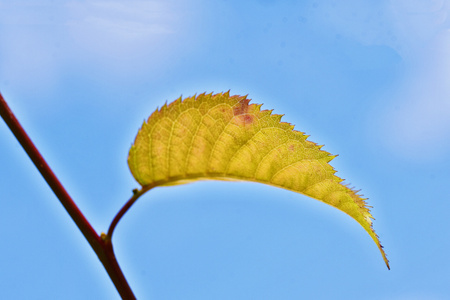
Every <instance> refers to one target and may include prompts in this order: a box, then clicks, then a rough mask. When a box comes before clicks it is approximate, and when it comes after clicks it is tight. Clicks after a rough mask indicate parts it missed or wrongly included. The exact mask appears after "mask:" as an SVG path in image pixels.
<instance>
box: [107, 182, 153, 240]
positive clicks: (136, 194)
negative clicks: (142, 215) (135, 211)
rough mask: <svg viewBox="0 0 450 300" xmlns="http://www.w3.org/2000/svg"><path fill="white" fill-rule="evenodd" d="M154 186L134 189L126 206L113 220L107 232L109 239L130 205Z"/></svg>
mask: <svg viewBox="0 0 450 300" xmlns="http://www.w3.org/2000/svg"><path fill="white" fill-rule="evenodd" d="M152 188H154V186H147V187H144V188H142V189H141V190H137V189H136V190H133V196H132V197H131V198H130V200H128V201H127V203H125V205H124V206H122V208H121V209H120V210H119V212H118V213H117V214H116V216H115V217H114V219H113V220H112V222H111V225H109V229H108V233H107V234H106V237H107V238H108V239H110V240H111V239H112V235H113V232H114V229H115V228H116V225H117V224H118V223H119V221H120V219H121V218H122V217H123V216H124V215H125V213H126V212H127V211H128V210H129V209H130V207H131V206H132V205H133V204H134V203H135V202H136V200H137V199H138V198H139V197H140V196H142V195H143V194H144V193H145V192H147V191H149V190H151V189H152Z"/></svg>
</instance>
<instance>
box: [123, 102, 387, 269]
mask: <svg viewBox="0 0 450 300" xmlns="http://www.w3.org/2000/svg"><path fill="white" fill-rule="evenodd" d="M249 101H250V100H249V99H247V98H246V97H245V96H229V93H223V94H222V93H220V94H216V95H212V94H208V95H206V94H201V95H198V96H196V97H195V96H194V97H189V98H186V99H184V100H182V99H181V97H180V98H179V99H177V100H176V101H174V102H172V103H170V104H169V105H167V104H166V105H164V106H163V107H162V108H161V109H159V110H156V111H155V112H154V113H153V114H152V115H151V116H150V117H149V119H148V120H147V122H145V123H144V124H143V126H142V128H141V129H140V130H139V133H138V135H137V137H136V140H135V142H134V144H133V146H132V147H131V150H130V154H129V157H128V165H129V167H130V170H131V173H132V174H133V176H134V178H135V179H136V180H137V181H138V182H139V184H141V185H142V186H143V187H144V188H149V187H154V186H163V185H174V184H183V183H187V182H192V181H196V180H232V181H233V180H245V181H253V182H259V183H265V184H269V185H273V186H276V187H280V188H284V189H288V190H291V191H294V192H298V193H301V194H304V195H307V196H309V197H311V198H314V199H317V200H320V201H323V202H325V203H327V204H329V205H331V206H334V207H336V208H338V209H340V210H341V211H343V212H345V213H347V214H348V215H350V216H351V217H352V218H354V219H355V220H356V221H357V222H358V223H359V224H361V226H362V227H363V228H364V229H365V230H366V231H367V232H368V233H369V235H370V236H371V237H372V239H373V240H374V241H375V243H376V244H377V246H378V248H379V249H380V251H381V254H382V255H383V259H384V261H385V262H386V265H387V266H388V267H389V264H388V260H387V258H386V255H385V253H384V251H383V248H382V246H381V245H380V242H379V240H378V237H377V235H376V234H375V232H374V230H373V229H372V216H371V214H370V212H369V209H368V207H367V205H366V202H365V200H366V199H365V198H362V197H361V195H359V194H358V193H357V191H354V190H353V189H351V188H349V187H348V186H346V185H344V184H342V181H343V180H342V179H341V178H339V177H337V176H335V172H336V171H335V170H334V169H333V167H332V166H331V165H330V164H329V162H330V161H331V160H332V159H333V158H334V157H335V156H334V155H330V153H328V152H326V151H323V150H321V149H320V148H321V146H318V145H317V144H315V143H313V142H310V141H308V140H307V137H308V136H307V135H305V134H304V133H302V132H299V131H296V130H293V129H294V126H293V125H291V124H289V123H285V122H281V117H282V116H281V115H275V114H272V111H271V110H261V105H260V104H249Z"/></svg>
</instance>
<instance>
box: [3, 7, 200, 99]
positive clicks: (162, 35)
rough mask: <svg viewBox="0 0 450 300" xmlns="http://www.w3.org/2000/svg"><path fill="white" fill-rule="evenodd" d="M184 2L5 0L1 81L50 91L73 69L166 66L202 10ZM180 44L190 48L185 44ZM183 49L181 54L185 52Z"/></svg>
mask: <svg viewBox="0 0 450 300" xmlns="http://www.w3.org/2000/svg"><path fill="white" fill-rule="evenodd" d="M188 4H190V5H193V3H192V2H190V3H184V2H182V1H178V0H174V1H137V0H130V1H118V0H111V1H105V0H98V1H70V2H67V1H61V2H57V3H56V4H55V3H54V2H53V1H26V2H20V3H19V4H16V3H15V2H14V3H13V2H6V1H0V36H1V37H2V41H1V43H0V84H1V85H3V86H4V85H8V84H9V85H13V86H14V88H15V89H22V88H23V87H26V88H27V89H31V90H34V92H36V91H37V90H41V91H43V90H45V89H48V90H51V89H52V88H54V85H55V84H57V82H58V80H60V78H61V77H62V74H64V73H67V72H74V71H75V72H84V73H85V74H86V75H89V74H94V75H93V76H95V73H102V74H105V73H106V74H108V76H118V78H120V76H122V77H121V78H124V77H127V76H128V73H136V74H139V73H140V72H151V73H156V72H155V71H156V70H158V68H163V67H167V61H168V60H169V61H170V58H171V57H173V56H177V55H176V53H177V52H176V51H178V52H180V51H188V50H189V47H190V46H192V45H193V44H194V43H195V38H194V36H195V35H192V34H190V35H189V37H190V39H191V41H192V42H191V43H189V42H188V43H186V36H187V34H186V32H188V31H189V30H190V29H191V28H192V26H193V24H194V21H195V20H196V19H198V18H197V17H196V14H198V13H199V11H198V9H196V10H194V9H193V8H190V7H187V5H188ZM180 45H183V46H184V48H183V49H180V48H181V47H180ZM178 56H179V55H178Z"/></svg>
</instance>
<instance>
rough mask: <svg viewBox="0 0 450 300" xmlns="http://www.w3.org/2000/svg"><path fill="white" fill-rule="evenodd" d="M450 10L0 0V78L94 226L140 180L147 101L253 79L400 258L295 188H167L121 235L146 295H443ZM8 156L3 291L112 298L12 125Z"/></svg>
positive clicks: (0, 174)
mask: <svg viewBox="0 0 450 300" xmlns="http://www.w3.org/2000/svg"><path fill="white" fill-rule="evenodd" d="M449 12H450V2H449V1H445V0H434V1H432V0H422V1H419V0H413V1H411V0H392V1H356V0H350V1H345V2H344V1H327V0H324V1H293V0H292V1H288V0H286V1H270V0H267V1H263V0H260V1H202V0H195V1H179V0H174V1H170V0H169V1H134V0H131V1H118V0H112V1H50V0H48V1H40V0H39V1H6V0H0V91H1V92H2V93H3V95H4V97H5V98H6V99H7V101H8V102H9V105H10V106H11V108H12V109H13V110H14V112H15V113H16V115H17V117H18V118H19V120H20V121H21V122H22V124H23V126H24V127H25V128H26V129H27V131H28V133H29V135H30V136H31V137H32V139H33V140H34V142H35V143H36V145H37V146H38V148H39V149H40V150H41V152H42V154H43V155H44V157H45V158H46V159H47V160H48V162H49V164H50V165H51V166H52V167H53V169H54V171H55V173H56V174H57V175H58V176H59V177H60V179H61V181H62V182H63V184H64V185H65V186H66V188H67V190H68V191H69V193H70V194H71V195H72V197H73V198H74V199H75V201H76V202H77V204H78V205H79V207H80V209H81V210H82V211H83V212H84V214H85V215H86V217H87V218H88V219H89V220H90V221H91V223H92V225H93V226H94V228H95V229H96V230H97V231H98V232H101V231H106V230H107V228H108V226H109V223H110V221H111V220H112V218H113V216H114V215H115V213H116V212H117V211H118V210H119V209H120V207H121V206H122V205H123V204H124V203H125V202H126V200H127V199H128V198H129V197H130V195H131V190H132V189H133V188H136V187H137V183H136V182H135V181H134V180H133V178H132V176H131V174H130V172H129V170H128V167H127V165H126V158H127V154H128V150H129V148H130V146H131V143H132V142H133V140H134V137H135V135H136V133H137V130H138V129H139V127H140V126H141V124H142V122H143V120H144V119H145V118H147V117H148V116H149V115H150V114H151V113H152V112H153V111H154V110H155V109H156V107H158V106H161V105H162V104H163V103H164V102H165V101H169V102H170V101H172V100H174V99H176V98H177V97H179V96H180V95H183V96H190V95H193V94H195V93H201V92H205V91H206V92H221V91H227V90H231V94H248V95H249V98H251V99H253V102H255V103H264V106H263V108H266V109H274V112H275V113H278V114H285V116H284V117H283V120H284V121H286V122H290V123H293V124H295V125H296V129H297V130H300V131H304V132H306V133H307V134H309V135H311V137H310V140H311V141H314V142H317V143H319V144H325V146H324V148H323V149H324V150H326V151H328V152H331V153H333V154H339V157H338V158H336V159H335V160H333V161H332V165H333V166H334V167H335V168H336V169H337V170H338V176H340V177H342V178H345V179H346V182H348V183H350V184H351V185H352V186H355V187H356V188H357V189H361V190H362V193H363V194H364V195H365V196H367V197H368V198H369V200H368V201H369V205H372V206H373V209H372V213H373V215H374V217H375V218H376V220H375V221H374V228H375V230H376V232H377V233H378V234H379V236H380V239H381V242H382V244H383V245H384V246H385V250H386V252H387V255H388V258H389V259H390V262H391V271H388V270H387V269H386V267H385V265H384V263H383V260H382V258H381V255H380V254H379V252H378V249H377V247H376V246H375V244H374V243H373V242H372V241H371V239H370V237H369V236H368V235H367V234H366V233H365V232H364V230H363V229H362V228H361V227H360V226H359V225H358V224H357V223H356V222H355V221H354V220H352V219H351V218H350V217H348V216H347V215H345V214H343V213H342V212H340V211H338V210H336V209H334V208H332V207H329V206H327V205H325V204H322V203H320V202H318V201H314V200H312V199H309V198H307V197H304V196H302V195H299V194H295V193H292V192H289V191H284V190H281V189H276V188H273V187H269V186H264V185H260V184H254V183H226V182H213V181H212V182H199V183H194V184H189V185H183V186H177V187H170V188H158V189H155V190H153V191H151V192H149V193H148V194H146V195H145V196H144V197H142V198H141V199H140V200H139V201H138V202H137V203H136V204H135V206H134V207H133V208H132V209H131V210H130V211H129V212H128V214H127V215H126V216H125V217H124V218H123V219H122V221H121V222H120V223H119V225H118V227H117V229H116V232H115V234H114V239H113V242H114V247H115V250H116V254H117V257H118V261H119V263H120V264H121V266H122V268H123V271H124V273H125V275H126V277H127V278H128V281H129V283H130V285H131V287H132V288H133V290H134V291H135V294H136V295H137V297H138V298H139V299H369V300H379V299H389V300H406V299H408V300H409V299H413V300H430V299H431V300H438V299H448V298H449V297H450V285H449V284H448V283H449V280H450V259H449V257H448V253H449V252H450V234H449V230H448V229H449V228H450V221H449V218H448V211H449V210H450V202H449V193H448V188H447V187H448V184H449V180H450V175H449V173H448V170H449V168H450V163H449V162H448V156H449V154H450V100H449V99H450V82H449V78H450V76H449V75H450V54H449V53H450V19H449V18H448V17H447V16H448V13H449ZM1 123H3V122H1ZM0 166H1V167H0V195H1V196H0V204H1V207H2V208H1V209H0V240H1V244H0V298H2V299H118V295H117V293H116V291H115V288H114V287H113V285H112V283H111V282H110V279H109V278H108V277H107V275H106V272H105V271H104V270H103V268H102V266H101V264H100V263H99V262H98V260H97V258H96V257H95V254H94V253H93V251H91V249H90V247H89V245H88V244H87V242H86V241H85V240H84V237H83V236H82V235H81V233H80V232H79V231H78V229H77V228H76V227H75V225H74V223H73V222H72V220H71V219H70V218H69V217H68V215H67V213H66V212H65V211H64V210H63V208H62V206H61V205H60V204H59V202H58V200H57V199H56V198H55V196H54V195H53V194H52V192H51V191H50V189H49V188H48V187H47V185H46V183H45V182H44V181H43V179H42V178H41V177H40V175H39V174H38V173H37V171H36V169H35V167H34V166H33V165H32V164H31V162H30V160H29V159H28V157H27V156H26V155H25V153H24V152H23V150H22V149H21V148H20V146H19V145H18V143H17V142H16V140H15V139H14V137H13V136H12V134H11V133H10V132H9V131H8V129H7V128H6V125H4V124H0Z"/></svg>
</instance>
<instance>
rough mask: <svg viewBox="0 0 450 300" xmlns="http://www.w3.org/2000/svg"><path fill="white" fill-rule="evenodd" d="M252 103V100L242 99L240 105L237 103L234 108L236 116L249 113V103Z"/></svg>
mask: <svg viewBox="0 0 450 300" xmlns="http://www.w3.org/2000/svg"><path fill="white" fill-rule="evenodd" d="M249 102H250V99H242V100H241V101H240V102H239V103H237V104H236V105H235V106H234V107H233V114H234V115H235V116H239V115H243V114H246V113H247V112H248V106H249V105H248V103H249Z"/></svg>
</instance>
